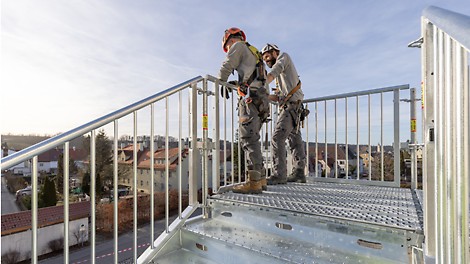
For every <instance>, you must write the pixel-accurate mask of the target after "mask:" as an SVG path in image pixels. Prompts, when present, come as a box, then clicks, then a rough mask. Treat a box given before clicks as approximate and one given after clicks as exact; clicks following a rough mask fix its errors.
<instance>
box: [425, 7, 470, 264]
mask: <svg viewBox="0 0 470 264" xmlns="http://www.w3.org/2000/svg"><path fill="white" fill-rule="evenodd" d="M421 32H422V33H421V35H422V38H423V45H422V46H421V47H422V50H421V54H422V78H423V93H424V95H423V99H424V103H423V104H424V112H423V139H424V153H423V154H424V157H423V160H424V163H423V170H424V171H423V176H424V179H423V184H424V186H423V190H424V201H425V202H424V205H425V208H424V214H425V215H424V231H425V247H424V255H425V257H426V262H428V261H429V262H432V263H469V262H470V254H469V230H468V228H469V225H468V221H469V215H468V214H469V178H470V168H469V167H470V144H469V142H470V107H469V101H470V95H469V94H470V92H469V61H468V53H469V51H470V17H469V16H466V15H462V14H458V13H454V12H451V11H448V10H444V9H441V8H437V7H428V8H426V9H425V10H424V11H423V16H422V26H421Z"/></svg>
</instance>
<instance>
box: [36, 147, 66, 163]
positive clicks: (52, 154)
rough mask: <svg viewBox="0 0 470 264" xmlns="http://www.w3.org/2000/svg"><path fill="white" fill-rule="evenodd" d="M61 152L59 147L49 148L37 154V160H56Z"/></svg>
mask: <svg viewBox="0 0 470 264" xmlns="http://www.w3.org/2000/svg"><path fill="white" fill-rule="evenodd" d="M61 153H62V150H60V149H50V150H48V151H46V152H43V153H41V154H39V156H38V161H39V162H49V161H58V160H59V155H60V154H61Z"/></svg>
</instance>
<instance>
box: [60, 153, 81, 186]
mask: <svg viewBox="0 0 470 264" xmlns="http://www.w3.org/2000/svg"><path fill="white" fill-rule="evenodd" d="M57 163H58V164H57V177H56V186H57V191H58V192H60V193H63V192H64V154H60V155H59V160H58V161H57ZM77 172H78V168H77V165H76V164H75V161H74V160H73V159H69V175H72V174H76V173H77Z"/></svg>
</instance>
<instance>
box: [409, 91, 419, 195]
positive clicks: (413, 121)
mask: <svg viewBox="0 0 470 264" xmlns="http://www.w3.org/2000/svg"><path fill="white" fill-rule="evenodd" d="M410 122H411V124H414V128H413V127H411V128H410V141H411V144H412V146H411V147H410V152H411V189H413V190H415V189H417V188H418V175H417V157H416V150H417V146H416V143H417V142H416V89H415V88H411V89H410Z"/></svg>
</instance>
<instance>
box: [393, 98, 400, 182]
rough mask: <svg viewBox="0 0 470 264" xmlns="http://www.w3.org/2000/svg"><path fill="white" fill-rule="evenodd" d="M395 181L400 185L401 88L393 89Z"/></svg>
mask: <svg viewBox="0 0 470 264" xmlns="http://www.w3.org/2000/svg"><path fill="white" fill-rule="evenodd" d="M393 101H394V104H393V105H394V106H393V123H394V125H393V128H394V129H393V130H394V131H393V181H394V182H395V184H396V186H397V187H399V186H400V90H398V89H396V90H394V91H393Z"/></svg>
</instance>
